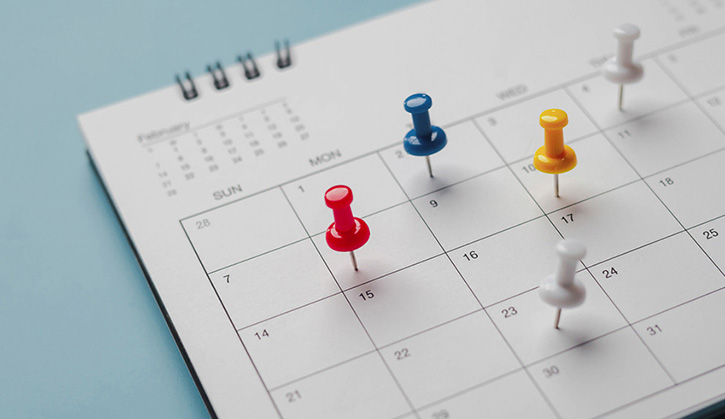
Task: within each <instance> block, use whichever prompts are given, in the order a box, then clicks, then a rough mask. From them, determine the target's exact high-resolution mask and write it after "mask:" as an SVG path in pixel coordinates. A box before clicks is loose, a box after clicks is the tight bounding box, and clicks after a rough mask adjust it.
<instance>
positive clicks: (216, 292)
mask: <svg viewBox="0 0 725 419" xmlns="http://www.w3.org/2000/svg"><path fill="white" fill-rule="evenodd" d="M179 225H181V229H182V230H183V231H184V235H186V239H187V240H188V241H189V244H190V245H191V248H192V250H193V251H194V254H195V255H196V258H197V260H198V261H199V264H201V266H202V269H204V264H203V263H202V262H201V257H200V256H199V253H198V252H197V251H196V248H195V247H194V243H192V241H191V238H190V237H189V233H188V232H187V231H186V228H184V224H183V223H182V222H181V221H179ZM204 273H205V274H206V279H207V280H208V281H209V285H211V288H212V290H214V294H215V295H216V298H217V300H219V304H221V306H222V309H223V310H224V314H226V316H227V320H229V323H230V325H231V326H232V328H233V329H234V330H235V334H236V335H237V338H238V339H239V343H241V344H242V348H243V349H244V352H245V353H246V354H247V358H249V361H250V362H251V363H252V367H253V368H254V371H255V372H256V373H257V378H259V381H260V383H262V386H263V387H264V390H265V391H266V392H267V396H268V397H269V400H270V402H271V403H272V406H273V407H274V410H275V411H276V412H277V416H279V418H280V419H282V413H281V412H280V410H279V407H278V406H277V403H276V402H275V401H274V398H273V397H272V393H270V391H269V388H268V387H267V383H266V382H265V381H264V378H262V374H261V373H260V372H259V368H258V367H257V364H256V363H255V362H254V360H253V359H252V356H251V354H250V353H249V350H248V349H247V345H246V344H245V343H244V340H243V339H242V337H241V336H239V333H236V327H235V326H234V320H232V316H231V315H230V314H229V310H227V307H226V306H225V305H224V302H223V301H222V298H221V296H220V295H219V291H218V290H217V289H216V287H215V286H214V283H213V282H212V280H211V277H210V276H209V274H207V273H206V269H204Z"/></svg>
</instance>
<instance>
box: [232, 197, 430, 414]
mask: <svg viewBox="0 0 725 419" xmlns="http://www.w3.org/2000/svg"><path fill="white" fill-rule="evenodd" d="M279 190H280V191H281V192H282V195H283V196H284V198H285V199H286V200H287V203H288V204H289V206H290V208H291V209H292V212H294V214H295V217H297V221H299V223H300V225H301V226H302V228H303V229H304V231H305V234H307V238H308V239H309V240H310V243H312V246H313V247H314V248H315V251H317V254H318V255H319V256H320V259H321V260H322V262H323V263H324V264H325V267H326V268H327V270H328V271H329V272H330V275H331V276H332V279H333V280H334V281H335V284H337V287H338V288H339V289H340V292H341V293H342V296H343V297H344V298H345V301H346V302H347V304H348V306H349V307H350V310H352V312H353V314H354V315H355V318H356V319H357V321H358V322H359V323H360V326H361V327H362V328H363V331H365V334H366V335H367V337H368V339H369V340H370V343H371V344H372V345H373V348H375V352H376V353H377V354H378V357H379V358H380V360H381V361H382V362H383V365H385V368H386V369H387V370H388V373H389V374H390V376H391V378H392V379H393V382H395V385H396V386H397V387H398V390H399V391H400V394H401V395H402V396H403V399H405V402H406V403H407V404H408V407H410V409H411V412H413V414H414V415H415V417H416V418H418V419H420V416H419V415H418V413H417V411H416V409H415V406H413V403H412V402H411V401H410V397H408V395H407V394H406V393H405V390H404V389H403V386H401V385H400V382H399V381H398V378H397V377H396V376H395V374H394V373H393V370H392V369H391V368H390V365H388V362H387V361H386V360H385V357H383V354H381V353H380V348H379V347H378V346H377V343H375V340H374V339H373V337H372V336H371V335H370V332H369V331H368V329H367V327H365V323H363V321H362V319H361V318H360V315H359V314H358V313H357V310H355V307H354V306H353V305H352V302H350V299H349V298H348V297H347V294H345V293H344V292H343V291H342V286H340V283H339V281H338V280H337V278H336V277H335V274H334V273H333V272H332V269H330V266H329V265H328V264H327V261H325V258H324V257H323V256H322V253H321V252H320V249H318V248H317V244H315V241H314V240H312V236H310V233H309V231H308V230H307V226H305V225H304V223H303V222H302V219H301V218H300V216H299V214H298V213H297V210H296V209H295V207H294V205H292V202H291V201H290V199H289V197H288V196H287V194H286V193H285V191H284V189H283V188H282V186H281V185H280V186H279ZM240 340H241V338H240Z"/></svg>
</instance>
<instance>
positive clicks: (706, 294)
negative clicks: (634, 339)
mask: <svg viewBox="0 0 725 419" xmlns="http://www.w3.org/2000/svg"><path fill="white" fill-rule="evenodd" d="M723 290H725V285H723V286H722V287H720V288H717V289H714V290H712V291H708V292H706V293H704V294H702V295H698V296H697V297H694V298H690V299H689V300H687V301H683V302H681V303H678V304H675V305H673V306H672V307H668V308H666V309H664V310H660V311H658V312H656V313H653V314H650V315H648V316H646V317H643V318H641V319H639V320H637V321H635V322H633V323H632V324H639V323H643V322H646V321H648V320H650V319H652V318H653V317H657V316H659V315H661V314H664V313H667V312H669V311H672V310H674V309H677V308H680V307H682V306H685V305H687V304H689V303H691V302H693V301H697V300H700V299H703V298H705V297H707V296H710V295H712V294H715V293H718V292H720V291H723ZM723 365H725V364H723Z"/></svg>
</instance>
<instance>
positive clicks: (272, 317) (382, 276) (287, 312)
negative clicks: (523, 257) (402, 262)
mask: <svg viewBox="0 0 725 419" xmlns="http://www.w3.org/2000/svg"><path fill="white" fill-rule="evenodd" d="M404 204H407V202H405V203H404ZM312 237H314V236H312ZM304 240H307V238H305V239H304ZM440 256H443V253H438V254H435V255H433V256H429V257H427V258H425V259H422V260H419V261H417V262H414V263H411V264H409V265H406V266H403V267H402V268H398V269H395V270H393V271H390V272H388V273H386V274H383V275H380V276H377V277H375V278H372V279H368V280H367V281H365V282H361V283H359V284H357V285H354V286H352V287H349V288H345V289H342V291H336V292H335V293H333V294H330V295H328V296H326V297H323V298H319V299H317V300H315V301H312V302H309V303H306V304H303V305H301V306H298V307H295V308H292V309H290V310H287V311H285V312H283V313H279V314H276V315H274V316H271V317H267V318H265V319H263V320H260V321H257V322H255V323H252V324H250V325H248V326H244V327H242V328H240V329H238V330H237V331H238V332H240V331H242V330H245V329H249V328H250V327H252V326H258V325H260V324H261V323H264V322H266V321H269V320H272V319H275V318H277V317H280V316H283V315H285V314H289V313H292V312H294V311H297V310H299V309H302V308H305V307H307V306H310V305H312V304H314V303H319V302H321V301H324V300H327V299H328V298H332V297H335V296H337V295H340V294H342V293H346V292H348V291H352V290H353V289H355V288H359V287H361V286H363V285H367V284H369V283H371V282H375V281H378V280H380V279H384V278H387V277H388V276H390V275H393V274H395V273H398V272H401V271H404V270H406V269H408V268H412V267H413V266H417V265H420V264H422V263H425V262H428V261H429V260H432V259H435V258H437V257H440Z"/></svg>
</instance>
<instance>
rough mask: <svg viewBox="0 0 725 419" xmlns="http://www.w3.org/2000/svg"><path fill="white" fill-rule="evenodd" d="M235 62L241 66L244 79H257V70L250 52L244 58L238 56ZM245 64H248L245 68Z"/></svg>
mask: <svg viewBox="0 0 725 419" xmlns="http://www.w3.org/2000/svg"><path fill="white" fill-rule="evenodd" d="M237 61H239V64H241V65H242V68H243V69H244V77H246V78H247V80H252V79H256V78H257V77H259V68H258V67H257V63H256V62H255V61H254V58H253V57H252V53H251V52H248V53H247V57H246V58H245V57H242V56H241V55H238V56H237ZM247 64H249V66H247Z"/></svg>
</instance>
